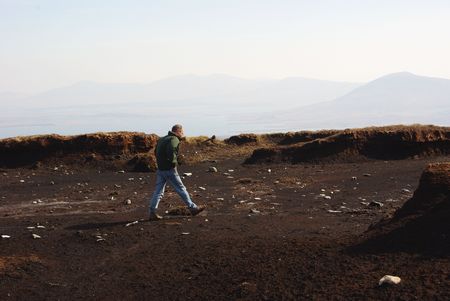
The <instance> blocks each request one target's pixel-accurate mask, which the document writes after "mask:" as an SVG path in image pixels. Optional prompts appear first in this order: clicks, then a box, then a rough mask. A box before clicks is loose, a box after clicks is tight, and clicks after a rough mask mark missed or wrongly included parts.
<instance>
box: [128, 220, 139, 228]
mask: <svg viewBox="0 0 450 301" xmlns="http://www.w3.org/2000/svg"><path fill="white" fill-rule="evenodd" d="M137 223H139V221H134V222H130V223H127V224H125V227H129V226H132V225H136V224H137Z"/></svg>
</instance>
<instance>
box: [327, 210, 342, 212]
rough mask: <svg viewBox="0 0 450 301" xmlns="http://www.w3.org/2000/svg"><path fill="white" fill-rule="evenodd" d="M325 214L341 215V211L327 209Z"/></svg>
mask: <svg viewBox="0 0 450 301" xmlns="http://www.w3.org/2000/svg"><path fill="white" fill-rule="evenodd" d="M327 212H328V213H342V211H340V210H331V209H328V210H327Z"/></svg>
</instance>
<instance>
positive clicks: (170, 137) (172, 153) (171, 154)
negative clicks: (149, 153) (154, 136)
mask: <svg viewBox="0 0 450 301" xmlns="http://www.w3.org/2000/svg"><path fill="white" fill-rule="evenodd" d="M179 145H180V139H179V138H178V137H177V136H176V135H175V134H174V133H172V132H169V133H168V134H167V136H164V137H162V138H159V140H158V143H157V144H156V148H155V156H156V163H157V164H158V169H160V170H169V169H172V168H174V167H176V166H177V164H178V161H177V157H178V148H179Z"/></svg>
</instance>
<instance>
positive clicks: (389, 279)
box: [378, 275, 402, 286]
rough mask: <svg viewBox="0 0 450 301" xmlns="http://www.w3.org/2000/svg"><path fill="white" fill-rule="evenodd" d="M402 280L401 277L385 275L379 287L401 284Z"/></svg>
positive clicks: (379, 282)
mask: <svg viewBox="0 0 450 301" xmlns="http://www.w3.org/2000/svg"><path fill="white" fill-rule="evenodd" d="M401 281H402V280H401V279H400V277H397V276H391V275H384V276H383V277H381V279H380V281H378V285H379V286H381V285H385V284H390V285H392V284H399V283H400V282H401Z"/></svg>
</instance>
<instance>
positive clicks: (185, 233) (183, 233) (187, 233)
mask: <svg viewBox="0 0 450 301" xmlns="http://www.w3.org/2000/svg"><path fill="white" fill-rule="evenodd" d="M189 234H191V233H189V232H181V235H189Z"/></svg>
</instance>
